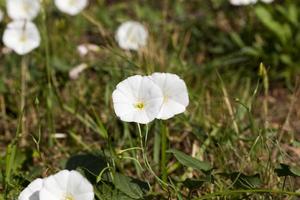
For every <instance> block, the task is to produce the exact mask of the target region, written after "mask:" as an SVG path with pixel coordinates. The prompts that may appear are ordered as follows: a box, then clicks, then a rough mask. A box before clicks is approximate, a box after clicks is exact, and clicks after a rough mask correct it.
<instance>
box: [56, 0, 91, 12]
mask: <svg viewBox="0 0 300 200" xmlns="http://www.w3.org/2000/svg"><path fill="white" fill-rule="evenodd" d="M55 5H56V7H57V8H58V9H59V10H60V11H62V12H64V13H67V14H69V15H77V14H79V13H80V12H81V11H82V10H83V9H85V8H86V7H87V5H88V0H55Z"/></svg>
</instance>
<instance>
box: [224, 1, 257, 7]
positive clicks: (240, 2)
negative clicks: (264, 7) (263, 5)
mask: <svg viewBox="0 0 300 200" xmlns="http://www.w3.org/2000/svg"><path fill="white" fill-rule="evenodd" d="M229 1H230V3H231V4H232V5H234V6H246V5H250V4H255V3H256V2H257V0H229Z"/></svg>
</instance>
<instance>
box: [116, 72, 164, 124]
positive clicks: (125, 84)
mask: <svg viewBox="0 0 300 200" xmlns="http://www.w3.org/2000/svg"><path fill="white" fill-rule="evenodd" d="M112 98H113V104H114V109H115V113H116V115H117V116H118V117H120V119H121V120H123V121H126V122H137V123H140V124H147V123H149V122H151V121H152V120H154V119H155V118H156V117H157V115H158V113H159V111H160V107H161V105H162V102H163V94H162V92H161V90H160V89H159V87H158V86H157V85H156V84H154V83H153V81H152V80H151V79H150V78H149V77H143V76H140V75H135V76H131V77H129V78H127V79H125V80H123V81H122V82H120V83H119V84H118V85H117V87H116V89H115V90H114V92H113V94H112Z"/></svg>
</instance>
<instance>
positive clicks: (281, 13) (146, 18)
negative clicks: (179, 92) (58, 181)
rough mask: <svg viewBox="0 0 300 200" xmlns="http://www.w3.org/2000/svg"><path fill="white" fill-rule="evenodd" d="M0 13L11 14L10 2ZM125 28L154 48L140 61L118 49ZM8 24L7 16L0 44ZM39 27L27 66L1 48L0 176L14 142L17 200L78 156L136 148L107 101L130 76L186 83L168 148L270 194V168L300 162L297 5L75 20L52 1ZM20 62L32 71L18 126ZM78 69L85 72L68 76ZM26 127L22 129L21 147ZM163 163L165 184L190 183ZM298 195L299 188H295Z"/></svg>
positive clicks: (212, 0) (141, 7) (107, 10)
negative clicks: (141, 33) (141, 31)
mask: <svg viewBox="0 0 300 200" xmlns="http://www.w3.org/2000/svg"><path fill="white" fill-rule="evenodd" d="M0 6H1V9H2V10H3V11H4V12H5V1H4V0H2V1H1V4H0ZM127 20H135V21H139V22H141V23H142V24H143V25H145V26H146V27H147V29H148V31H149V40H148V44H147V46H146V47H145V48H143V49H142V50H141V51H139V52H132V51H124V50H122V49H120V48H119V47H118V45H117V43H116V42H115V38H114V34H115V31H116V29H117V27H118V26H119V25H120V24H121V23H122V22H124V21H127ZM9 21H10V20H9V18H8V17H7V16H6V15H5V17H4V19H3V21H2V22H1V24H0V33H1V34H2V33H3V31H4V28H5V26H6V24H7V23H8V22H9ZM35 22H36V24H37V26H38V28H39V30H40V32H41V36H42V43H41V46H40V47H39V48H38V49H37V50H35V51H33V52H32V53H30V54H29V55H26V56H24V57H20V56H18V55H16V54H14V53H13V52H12V51H11V50H9V49H7V48H6V47H3V45H1V53H0V113H1V114H0V170H1V171H4V170H5V166H6V165H7V163H6V160H5V158H7V152H8V151H7V148H8V145H9V144H12V141H13V142H16V139H17V140H18V145H19V147H20V148H18V151H17V156H18V157H17V158H18V159H17V162H16V163H15V164H14V167H13V172H12V177H14V179H13V180H14V182H13V183H15V184H12V186H10V187H11V191H12V193H15V192H16V191H18V189H20V186H16V185H17V184H16V183H21V185H22V184H23V185H26V183H27V182H28V180H31V179H32V178H33V177H37V176H40V174H43V175H46V174H49V173H50V172H54V171H56V170H58V169H61V168H64V167H65V166H66V163H67V161H68V159H69V158H70V157H71V156H72V155H75V154H76V155H77V154H81V153H82V154H84V153H87V152H88V153H95V154H101V153H103V152H105V151H106V150H107V149H111V148H113V150H114V151H115V152H117V151H118V150H120V149H124V148H128V147H133V146H135V145H136V144H137V141H136V138H137V132H136V126H135V124H128V123H123V122H121V121H120V120H119V119H118V118H117V117H116V116H115V114H114V111H113V108H112V101H111V94H112V91H113V90H114V88H115V86H116V85H117V84H118V83H119V82H120V81H121V80H123V79H125V78H127V77H128V76H131V75H135V74H141V75H146V74H151V73H152V72H156V71H159V72H170V73H175V74H177V75H179V76H180V77H181V78H182V79H184V80H185V81H186V84H187V87H188V90H189V95H190V105H189V107H188V110H187V112H185V114H182V115H178V116H176V117H175V118H174V119H172V120H169V121H165V122H164V123H165V124H167V126H168V129H169V135H168V138H169V143H168V147H172V148H176V149H180V150H181V151H184V152H186V153H187V154H190V155H193V156H197V157H198V158H200V159H202V160H203V159H204V160H207V161H209V162H211V163H213V165H214V167H216V168H217V169H218V170H220V171H225V172H228V171H242V172H245V173H246V174H247V173H248V174H254V173H260V172H262V176H263V177H268V179H264V181H263V184H264V185H266V186H271V187H276V185H277V186H278V185H279V181H280V180H279V179H277V178H274V176H273V175H274V173H273V174H272V173H271V172H270V173H271V175H270V173H269V171H268V170H266V169H265V168H264V166H265V164H266V162H268V163H270V166H273V167H274V168H275V166H277V165H278V164H279V163H282V162H283V163H287V164H298V165H299V164H300V159H299V157H300V135H299V132H300V120H299V119H300V118H299V117H300V110H299V109H298V108H299V105H300V104H299V103H300V101H299V76H298V75H299V71H300V66H299V64H300V1H296V0H275V1H274V2H273V3H270V4H266V3H263V2H258V3H256V4H252V5H248V6H234V5H231V4H230V2H229V1H228V0H185V1H184V0H161V1H157V0H91V1H90V3H89V6H88V7H87V8H86V9H85V10H84V11H83V12H82V13H81V14H79V15H77V16H68V15H66V14H63V13H61V12H59V11H58V10H57V8H56V7H55V6H54V4H53V2H52V1H50V0H48V1H47V0H46V1H43V10H42V11H41V13H40V15H39V16H38V18H37V19H36V20H35ZM24 60H25V62H26V63H27V64H28V73H27V75H26V80H27V91H26V106H25V110H24V112H23V114H24V115H23V119H21V116H22V112H20V109H19V108H20V100H19V99H20V88H21V83H20V75H21V74H20V66H21V63H22V62H24ZM78 66H84V67H83V68H84V70H83V71H82V72H81V73H80V74H76V75H75V76H74V74H73V75H72V74H70V73H71V71H72V69H74V68H75V67H78ZM22 120H23V121H24V124H25V125H24V126H25V130H26V131H25V132H24V134H21V136H20V138H16V137H15V135H16V132H17V131H18V127H19V125H20V124H21V121H22ZM160 123H161V122H159V121H158V122H153V123H151V125H150V134H149V152H150V153H149V155H150V156H152V157H153V159H152V161H151V162H152V163H153V165H155V164H158V163H159V159H160V158H159V151H158V152H157V150H155V149H156V148H158V147H157V145H159V144H160V143H159V141H160V140H159V130H160ZM258 136H263V137H261V138H260V137H259V139H257V138H258ZM19 139H20V140H19ZM107 140H109V141H110V142H109V143H107ZM253 143H255V145H253ZM155 145H156V146H155ZM130 155H131V154H130ZM131 156H134V155H131ZM115 159H116V160H115V162H116V163H117V166H118V170H119V171H122V172H124V174H127V175H131V176H134V177H136V176H137V175H136V166H135V167H134V164H133V163H132V161H130V160H126V162H125V161H124V160H118V159H117V158H115ZM168 161H169V168H168V172H169V174H173V175H174V176H175V177H178V179H183V177H193V176H195V175H193V173H192V172H190V171H184V173H182V172H183V171H182V170H183V169H182V168H181V167H180V166H178V165H175V161H174V160H173V159H172V158H171V156H170V157H169V158H168ZM247 162H248V163H247ZM245 163H247V166H245ZM174 166H175V167H174ZM154 168H155V169H156V171H157V172H159V167H154ZM270 168H272V167H270ZM1 177H2V179H3V180H4V178H3V175H0V180H1ZM217 182H218V180H217ZM220 182H222V181H220ZM222 183H223V182H222ZM223 184H226V183H223ZM291 187H292V188H294V187H298V188H299V180H298V182H297V181H296V182H293V184H292V183H291ZM2 189H3V188H2ZM209 189H210V188H209V187H207V190H209ZM0 191H1V183H0Z"/></svg>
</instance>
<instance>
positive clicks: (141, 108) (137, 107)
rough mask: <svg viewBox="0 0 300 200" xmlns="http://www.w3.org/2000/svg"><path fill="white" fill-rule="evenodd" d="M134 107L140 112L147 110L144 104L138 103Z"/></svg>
mask: <svg viewBox="0 0 300 200" xmlns="http://www.w3.org/2000/svg"><path fill="white" fill-rule="evenodd" d="M134 107H135V108H136V109H139V110H143V109H144V108H145V104H144V103H143V102H137V103H136V104H134Z"/></svg>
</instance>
